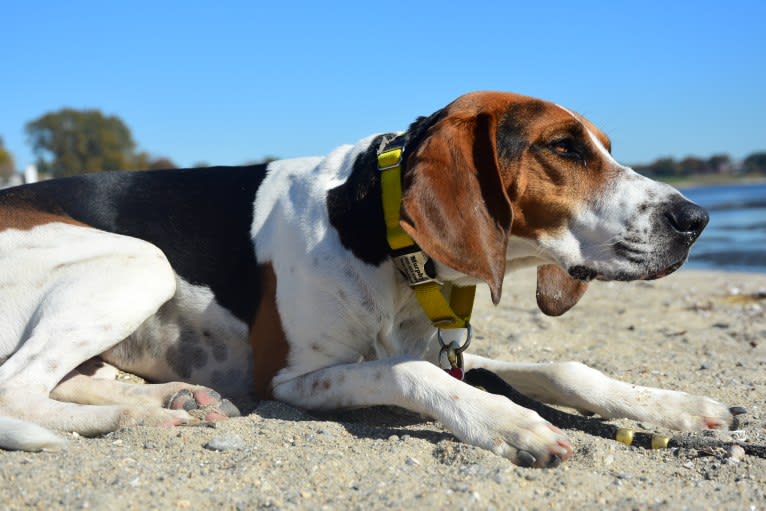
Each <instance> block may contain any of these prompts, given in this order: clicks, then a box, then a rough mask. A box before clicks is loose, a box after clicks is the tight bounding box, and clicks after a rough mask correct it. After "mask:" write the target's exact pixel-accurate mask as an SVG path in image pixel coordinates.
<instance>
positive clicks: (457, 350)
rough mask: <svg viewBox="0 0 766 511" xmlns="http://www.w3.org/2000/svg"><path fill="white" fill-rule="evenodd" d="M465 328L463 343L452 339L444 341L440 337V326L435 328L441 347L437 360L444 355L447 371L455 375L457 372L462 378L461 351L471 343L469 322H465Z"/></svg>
mask: <svg viewBox="0 0 766 511" xmlns="http://www.w3.org/2000/svg"><path fill="white" fill-rule="evenodd" d="M465 330H466V335H465V341H464V342H463V344H459V343H458V342H457V341H452V342H450V343H449V344H447V343H445V342H444V339H443V338H442V331H441V328H439V329H437V330H436V337H437V339H439V344H440V345H441V347H442V349H441V350H440V351H439V360H441V358H442V355H446V356H447V361H448V362H449V365H450V369H449V370H448V371H449V373H450V374H452V375H453V376H456V377H458V376H457V375H458V374H459V378H460V379H462V375H463V352H464V351H465V350H467V349H468V346H470V345H471V337H472V330H471V324H470V323H466V325H465Z"/></svg>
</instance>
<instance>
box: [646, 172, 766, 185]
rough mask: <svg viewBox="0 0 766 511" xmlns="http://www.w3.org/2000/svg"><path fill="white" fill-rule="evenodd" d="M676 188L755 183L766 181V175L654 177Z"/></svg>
mask: <svg viewBox="0 0 766 511" xmlns="http://www.w3.org/2000/svg"><path fill="white" fill-rule="evenodd" d="M652 179H657V180H658V181H662V182H663V183H667V184H669V185H671V186H674V187H676V188H701V187H703V186H720V185H755V184H762V183H766V176H739V177H738V176H726V175H721V174H713V175H697V176H689V177H681V178H670V179H667V178H652Z"/></svg>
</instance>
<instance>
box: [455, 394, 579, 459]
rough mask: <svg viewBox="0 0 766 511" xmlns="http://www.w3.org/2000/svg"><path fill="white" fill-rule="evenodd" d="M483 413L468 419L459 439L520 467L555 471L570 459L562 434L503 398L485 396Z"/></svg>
mask: <svg viewBox="0 0 766 511" xmlns="http://www.w3.org/2000/svg"><path fill="white" fill-rule="evenodd" d="M481 402H482V404H483V405H484V406H482V407H481V409H482V413H481V414H476V415H474V416H473V417H471V418H469V419H467V421H468V422H467V424H465V425H464V428H458V430H460V429H464V431H460V432H459V433H458V436H459V437H461V439H462V440H464V441H465V442H467V443H471V444H474V445H478V446H480V447H484V448H485V449H488V450H490V451H492V452H494V453H496V454H499V455H501V456H505V457H506V458H508V459H510V460H511V461H512V462H513V463H515V464H516V465H520V466H523V467H537V468H542V467H555V466H558V465H559V464H560V463H561V462H562V461H566V460H568V459H569V458H570V457H571V456H572V444H571V443H570V442H569V439H568V438H567V437H566V436H565V435H564V433H563V432H562V431H561V430H560V429H558V428H557V427H555V426H553V425H552V424H551V423H549V422H548V421H546V420H544V419H543V418H542V417H540V416H539V415H538V414H537V413H535V412H533V411H532V410H528V409H526V408H523V407H521V406H518V405H516V404H515V403H513V402H511V401H510V400H508V399H507V398H505V397H502V396H497V395H492V394H485V395H484V396H483V397H482V399H481Z"/></svg>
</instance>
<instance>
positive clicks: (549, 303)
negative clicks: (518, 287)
mask: <svg viewBox="0 0 766 511" xmlns="http://www.w3.org/2000/svg"><path fill="white" fill-rule="evenodd" d="M587 289H588V283H587V282H583V281H582V280H577V279H573V278H572V277H570V276H569V274H568V273H567V272H566V271H564V270H562V269H561V268H560V267H559V266H557V265H555V264H544V265H542V266H538V267H537V306H538V307H540V310H541V311H543V312H544V313H545V314H547V315H548V316H561V315H562V314H564V313H565V312H566V311H568V310H569V309H571V308H572V307H574V305H575V304H576V303H577V302H578V301H579V300H580V298H581V297H582V295H583V294H585V291H586V290H587Z"/></svg>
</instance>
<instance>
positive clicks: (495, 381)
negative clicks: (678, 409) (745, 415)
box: [464, 369, 766, 458]
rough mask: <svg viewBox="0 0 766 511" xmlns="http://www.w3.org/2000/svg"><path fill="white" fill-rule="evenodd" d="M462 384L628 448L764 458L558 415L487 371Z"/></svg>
mask: <svg viewBox="0 0 766 511" xmlns="http://www.w3.org/2000/svg"><path fill="white" fill-rule="evenodd" d="M464 381H465V382H466V383H468V384H470V385H473V386H475V387H480V388H482V389H484V390H486V391H487V392H491V393H492V394H500V395H502V396H505V397H507V398H508V399H510V400H511V401H513V402H514V403H516V404H517V405H519V406H523V407H524V408H529V409H530V410H534V411H536V412H537V413H538V414H539V415H540V417H542V418H543V419H545V420H547V421H548V422H550V423H551V424H553V425H554V426H557V427H559V428H562V429H575V430H578V431H582V432H584V433H588V434H590V435H593V436H598V437H602V438H608V439H610V440H617V441H618V442H621V443H623V444H625V445H632V446H634V447H641V448H644V449H665V448H673V447H678V448H683V449H698V450H705V449H717V448H723V449H725V448H727V447H730V446H733V445H737V446H739V447H741V448H742V449H743V450H744V451H745V453H746V454H749V455H751V456H757V457H759V458H766V446H764V445H752V444H747V443H744V442H723V441H720V440H716V439H713V438H705V437H699V436H695V437H686V436H683V437H667V436H664V435H657V434H652V433H644V432H641V431H634V430H632V429H628V428H620V427H617V426H615V425H613V424H608V423H605V422H603V421H600V420H597V419H589V418H587V417H582V416H579V415H574V414H571V413H566V412H562V411H561V410H557V409H555V408H552V407H550V406H548V405H545V404H543V403H541V402H539V401H536V400H534V399H532V398H529V397H527V396H525V395H523V394H521V393H520V392H518V391H517V390H516V389H514V388H513V387H511V386H510V385H508V383H507V382H506V381H505V380H503V379H502V378H500V377H499V376H498V375H496V374H495V373H493V372H492V371H489V370H487V369H471V370H470V371H468V372H467V373H465V378H464Z"/></svg>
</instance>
